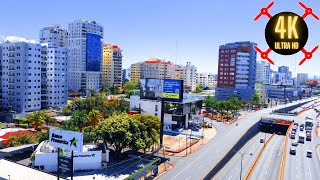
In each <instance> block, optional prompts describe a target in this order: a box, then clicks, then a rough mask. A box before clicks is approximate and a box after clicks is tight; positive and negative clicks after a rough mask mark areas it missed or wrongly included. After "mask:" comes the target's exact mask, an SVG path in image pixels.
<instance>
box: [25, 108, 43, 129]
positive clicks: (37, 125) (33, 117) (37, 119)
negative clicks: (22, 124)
mask: <svg viewBox="0 0 320 180" xmlns="http://www.w3.org/2000/svg"><path fill="white" fill-rule="evenodd" d="M47 116H48V115H47V113H46V112H45V111H34V112H32V113H30V114H28V115H27V119H28V121H29V122H30V123H31V124H32V127H33V128H34V129H35V130H37V131H41V130H42V125H43V124H44V123H45V122H46V117H47Z"/></svg>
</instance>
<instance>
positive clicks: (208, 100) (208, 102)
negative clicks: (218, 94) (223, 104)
mask: <svg viewBox="0 0 320 180" xmlns="http://www.w3.org/2000/svg"><path fill="white" fill-rule="evenodd" d="M203 102H204V104H205V107H206V108H207V110H212V109H213V108H215V107H214V103H215V100H214V99H213V97H212V96H208V97H207V98H206V99H204V101H203Z"/></svg>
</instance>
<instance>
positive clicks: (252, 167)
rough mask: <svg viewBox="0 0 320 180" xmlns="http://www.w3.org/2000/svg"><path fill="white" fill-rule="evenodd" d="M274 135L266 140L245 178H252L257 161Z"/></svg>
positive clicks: (245, 179)
mask: <svg viewBox="0 0 320 180" xmlns="http://www.w3.org/2000/svg"><path fill="white" fill-rule="evenodd" d="M273 137H274V134H272V135H271V136H270V137H269V138H268V140H267V141H266V142H265V145H264V146H263V147H262V149H261V150H260V151H259V153H258V156H257V157H256V159H255V160H254V162H253V163H252V165H251V166H250V169H249V171H248V172H247V174H246V175H245V177H244V178H243V179H244V180H247V179H250V178H251V175H252V172H253V171H254V168H255V167H256V164H257V162H258V161H259V159H260V157H261V155H262V154H263V152H264V150H265V148H266V147H267V146H268V144H269V142H270V141H271V139H272V138H273Z"/></svg>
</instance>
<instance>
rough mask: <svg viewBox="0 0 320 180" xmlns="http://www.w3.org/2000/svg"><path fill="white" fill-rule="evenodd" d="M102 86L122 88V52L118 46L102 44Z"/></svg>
mask: <svg viewBox="0 0 320 180" xmlns="http://www.w3.org/2000/svg"><path fill="white" fill-rule="evenodd" d="M102 86H103V87H104V88H109V87H111V86H115V87H118V88H119V87H121V86H122V50H121V49H120V47H119V46H116V45H112V44H104V46H103V61H102Z"/></svg>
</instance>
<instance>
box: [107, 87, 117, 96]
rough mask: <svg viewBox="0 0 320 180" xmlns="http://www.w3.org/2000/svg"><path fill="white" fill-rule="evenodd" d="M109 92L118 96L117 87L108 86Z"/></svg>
mask: <svg viewBox="0 0 320 180" xmlns="http://www.w3.org/2000/svg"><path fill="white" fill-rule="evenodd" d="M109 91H110V92H111V94H118V87H116V86H110V87H109Z"/></svg>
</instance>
